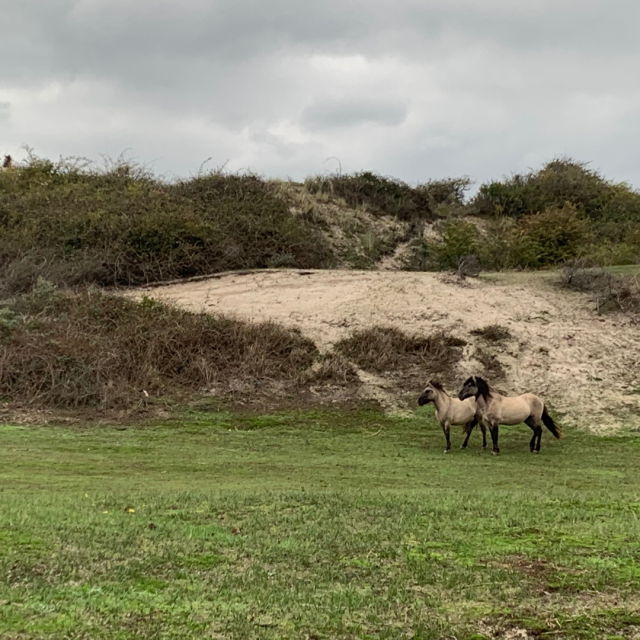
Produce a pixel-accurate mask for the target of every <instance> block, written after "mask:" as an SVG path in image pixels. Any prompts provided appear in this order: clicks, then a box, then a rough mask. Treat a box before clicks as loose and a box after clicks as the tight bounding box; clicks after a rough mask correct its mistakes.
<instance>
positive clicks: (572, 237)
mask: <svg viewBox="0 0 640 640" xmlns="http://www.w3.org/2000/svg"><path fill="white" fill-rule="evenodd" d="M465 211H466V213H467V214H474V215H477V216H480V217H481V219H480V222H479V223H472V222H470V221H469V220H465V219H464V218H461V217H456V216H449V217H448V218H447V219H446V220H444V221H442V222H441V223H440V228H439V232H440V238H441V239H440V241H438V242H434V243H431V245H430V246H428V247H426V248H423V249H422V256H421V260H422V261H423V262H424V261H425V258H424V254H425V253H427V254H428V255H429V258H428V260H427V262H428V264H429V265H430V266H431V268H434V269H442V268H456V267H457V265H458V263H459V261H460V259H461V257H463V256H465V255H475V256H477V258H478V259H479V261H480V262H481V263H482V265H483V267H484V268H486V269H506V268H532V269H537V268H543V267H547V266H553V265H559V264H563V263H565V262H566V261H568V260H571V259H574V258H577V257H590V258H591V259H592V260H594V261H596V262H598V263H600V264H604V265H609V264H634V263H637V262H640V193H638V192H637V191H635V190H633V189H632V188H631V187H630V186H629V185H627V184H626V183H615V182H611V181H609V180H606V179H605V178H604V177H602V176H601V175H600V174H599V173H598V172H596V171H593V170H591V169H589V168H588V166H587V165H585V164H583V163H579V162H575V161H573V160H570V159H557V160H553V161H552V162H549V163H548V164H546V165H545V166H544V167H542V169H540V170H539V171H531V172H529V173H527V174H515V175H513V176H511V177H510V178H507V179H505V180H503V181H492V182H489V183H487V184H483V185H481V187H480V189H479V191H478V193H477V195H476V196H475V198H473V199H472V200H471V202H469V203H468V204H467V206H466V210H465Z"/></svg>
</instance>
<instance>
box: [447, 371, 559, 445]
mask: <svg viewBox="0 0 640 640" xmlns="http://www.w3.org/2000/svg"><path fill="white" fill-rule="evenodd" d="M458 398H459V399H460V400H465V399H468V398H475V401H476V406H477V410H478V415H479V417H480V419H481V424H482V422H486V423H487V424H488V425H489V431H490V432H491V440H492V441H493V451H492V453H493V454H494V455H498V453H499V452H500V449H499V447H498V425H500V424H519V423H520V422H524V423H525V424H526V425H528V426H529V427H531V430H532V431H533V436H532V438H531V441H530V442H529V449H530V450H531V453H540V439H541V438H542V427H541V423H542V424H544V426H545V427H547V429H549V431H551V433H552V434H553V435H554V436H555V437H556V438H558V439H559V438H560V437H561V436H562V432H561V431H560V428H559V427H558V425H556V423H555V422H554V421H553V418H552V417H551V416H550V415H549V412H548V411H547V407H546V406H545V404H544V402H543V401H542V400H541V399H540V398H539V397H538V396H536V395H534V394H533V393H523V394H522V395H519V396H503V395H501V394H500V393H498V392H497V391H495V390H493V389H491V388H490V387H489V385H488V384H487V382H486V380H484V379H483V378H481V377H479V376H471V377H470V378H469V379H468V380H467V381H466V382H465V383H464V386H463V387H462V389H461V390H460V393H459V394H458ZM472 428H473V427H472Z"/></svg>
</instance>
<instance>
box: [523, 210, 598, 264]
mask: <svg viewBox="0 0 640 640" xmlns="http://www.w3.org/2000/svg"><path fill="white" fill-rule="evenodd" d="M515 234H516V238H514V240H515V247H516V249H517V250H516V254H515V261H516V262H517V264H516V265H515V266H519V267H532V268H537V267H545V266H549V265H556V264H560V263H562V262H565V261H567V260H569V259H571V258H574V257H576V256H577V255H578V254H579V253H580V251H581V250H583V249H584V248H585V246H586V245H587V244H588V242H589V240H590V238H591V230H590V226H589V223H588V222H587V221H586V220H584V219H582V218H580V217H579V215H578V211H577V210H576V208H575V207H574V206H573V205H566V206H565V207H563V208H561V209H547V210H546V211H544V212H543V213H538V214H536V215H533V216H526V217H524V218H522V219H521V220H520V221H519V223H518V226H517V227H516V228H515Z"/></svg>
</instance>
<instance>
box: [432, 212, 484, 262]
mask: <svg viewBox="0 0 640 640" xmlns="http://www.w3.org/2000/svg"><path fill="white" fill-rule="evenodd" d="M438 230H439V232H440V236H441V239H440V241H439V242H436V243H433V244H432V247H431V251H432V254H433V263H434V266H435V267H436V268H439V269H451V268H453V269H457V268H458V267H459V266H460V262H461V260H463V259H464V258H466V257H468V256H471V255H476V254H478V251H479V247H480V234H479V232H478V228H477V227H476V226H475V225H474V224H473V223H471V222H468V221H466V220H461V219H459V218H449V219H447V220H446V221H444V222H442V223H441V224H440V225H439V229H438Z"/></svg>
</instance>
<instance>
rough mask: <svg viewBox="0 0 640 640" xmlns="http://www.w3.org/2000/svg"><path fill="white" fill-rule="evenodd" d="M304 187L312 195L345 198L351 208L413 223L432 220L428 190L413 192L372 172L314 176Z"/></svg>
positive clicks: (409, 188)
mask: <svg viewBox="0 0 640 640" xmlns="http://www.w3.org/2000/svg"><path fill="white" fill-rule="evenodd" d="M305 187H306V189H307V190H308V191H309V192H310V193H324V194H330V195H333V196H338V197H340V198H343V199H344V200H345V202H346V203H347V204H348V205H349V206H350V207H354V208H355V207H361V206H367V207H369V208H370V209H371V211H372V212H374V213H377V214H379V215H387V216H395V217H397V218H400V219H401V220H411V221H413V220H432V219H433V211H432V209H431V204H430V196H429V192H428V189H427V190H426V191H425V190H424V189H423V188H414V187H411V186H409V185H408V184H406V183H405V182H402V181H401V180H395V179H393V178H386V177H383V176H379V175H376V174H375V173H372V172H370V171H362V172H361V173H354V174H344V175H343V174H334V175H331V176H315V177H311V178H307V179H306V180H305Z"/></svg>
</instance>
